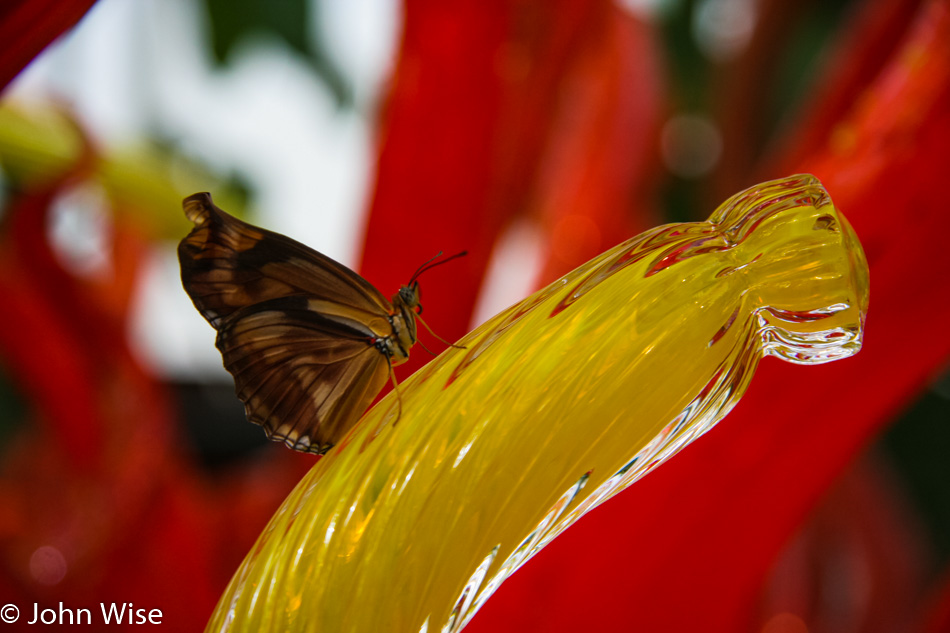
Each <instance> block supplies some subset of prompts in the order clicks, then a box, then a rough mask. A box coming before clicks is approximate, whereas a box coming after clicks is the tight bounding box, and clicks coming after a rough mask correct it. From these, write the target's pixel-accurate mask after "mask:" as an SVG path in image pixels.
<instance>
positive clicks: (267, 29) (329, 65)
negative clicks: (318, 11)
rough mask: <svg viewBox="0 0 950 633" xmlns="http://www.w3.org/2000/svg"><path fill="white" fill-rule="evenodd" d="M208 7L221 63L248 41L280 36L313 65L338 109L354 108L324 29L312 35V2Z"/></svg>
mask: <svg viewBox="0 0 950 633" xmlns="http://www.w3.org/2000/svg"><path fill="white" fill-rule="evenodd" d="M205 6H206V8H207V11H208V17H209V22H210V24H211V49H212V51H214V56H215V58H216V59H217V61H218V63H220V64H227V63H228V62H230V57H231V55H232V54H233V52H234V50H235V48H237V47H238V46H239V45H240V44H241V43H242V42H243V41H244V40H246V39H248V38H252V37H254V36H260V35H269V36H272V37H276V38H278V39H279V40H281V41H283V42H284V43H285V44H286V45H287V46H289V47H290V49H291V50H293V51H294V52H296V53H298V54H300V55H301V56H302V57H303V58H304V59H306V60H307V61H308V62H309V63H310V65H311V66H312V67H313V71H314V72H315V73H316V75H317V76H318V77H319V78H320V79H321V80H322V81H323V82H324V84H325V85H326V87H327V89H328V90H329V91H330V93H331V94H332V95H333V98H334V99H335V100H336V103H337V106H338V107H341V108H342V107H350V106H352V105H353V91H352V88H351V87H350V84H349V82H348V81H347V80H346V78H345V77H344V76H343V73H342V72H341V71H340V69H339V68H338V67H337V65H336V64H335V63H334V62H333V59H332V58H331V57H330V55H329V54H328V53H327V50H326V46H325V45H324V42H323V38H322V36H321V33H320V29H316V31H317V32H316V33H313V34H311V33H310V32H309V29H308V25H310V24H312V23H313V18H312V17H311V15H310V2H308V0H276V1H275V2H260V1H259V0H205ZM318 17H319V15H318Z"/></svg>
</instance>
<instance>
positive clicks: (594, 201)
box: [361, 0, 660, 368]
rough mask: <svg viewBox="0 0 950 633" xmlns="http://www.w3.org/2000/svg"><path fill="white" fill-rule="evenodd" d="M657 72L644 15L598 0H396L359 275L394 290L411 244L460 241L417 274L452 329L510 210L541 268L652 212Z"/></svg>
mask: <svg viewBox="0 0 950 633" xmlns="http://www.w3.org/2000/svg"><path fill="white" fill-rule="evenodd" d="M659 75H660V70H659V68H658V55H657V52H656V51H655V47H654V44H653V40H652V35H651V32H650V30H649V29H648V28H647V27H646V25H644V24H642V23H640V22H638V21H636V20H635V19H634V18H633V17H632V16H631V15H629V14H627V13H625V12H624V11H622V10H621V9H619V8H618V7H617V6H616V4H615V3H613V2H605V1H598V2H588V3H578V2H571V1H558V2H549V1H547V0H543V1H542V0H538V1H532V2H519V3H484V2H480V1H478V0H465V1H459V2H450V3H444V2H421V3H408V4H407V7H406V26H405V34H404V38H403V43H402V48H401V51H400V56H399V63H398V66H397V68H396V74H395V80H394V84H393V88H392V91H391V93H390V94H389V97H388V102H387V104H386V108H385V111H384V116H383V120H382V123H381V150H380V157H379V165H378V176H377V182H376V189H375V191H374V196H373V202H372V207H371V211H370V217H369V223H368V226H367V234H366V242H365V246H364V251H363V261H362V267H361V272H362V273H363V275H364V276H365V277H366V278H367V279H369V280H371V281H372V282H373V283H374V284H375V285H376V286H377V287H379V288H381V289H384V290H387V289H393V290H395V289H396V288H398V287H399V285H400V284H402V283H405V281H406V278H407V277H408V276H409V274H411V271H412V270H413V269H414V268H415V265H417V264H418V263H420V262H418V261H417V260H421V259H422V258H425V257H427V256H428V255H429V254H434V253H435V252H437V251H438V250H444V251H445V252H446V253H454V252H457V251H461V250H468V252H469V256H468V257H467V258H465V259H462V260H459V261H458V262H453V263H452V264H450V265H448V266H445V267H444V268H438V269H436V270H434V271H432V272H431V273H426V277H425V278H424V279H423V284H422V285H423V289H424V293H423V296H422V301H423V304H424V305H425V307H426V312H427V314H428V315H431V316H430V317H429V318H430V323H431V324H433V325H434V326H436V327H437V331H438V332H440V333H441V334H442V336H444V337H451V338H457V337H458V336H460V335H461V334H462V333H464V332H465V331H466V329H467V327H468V324H469V320H470V318H471V314H472V310H473V308H474V305H475V300H476V297H477V294H478V291H479V289H480V288H481V285H482V280H483V278H484V276H485V272H486V268H487V265H488V261H489V258H490V257H491V255H492V252H493V249H494V248H495V246H496V244H497V242H498V240H499V239H500V237H501V235H502V234H503V233H504V231H505V230H506V229H507V228H509V227H510V226H511V225H512V224H513V223H515V222H517V221H519V220H521V221H528V222H531V223H533V224H534V225H535V226H536V227H537V229H538V230H539V232H540V233H541V235H542V236H543V239H544V240H546V242H547V244H548V247H549V248H548V250H547V252H548V255H547V260H546V261H545V262H544V270H543V273H542V278H543V280H544V281H545V283H546V282H547V281H551V280H553V279H554V278H555V277H556V276H557V275H560V274H562V273H564V272H567V271H568V270H570V269H571V268H573V267H574V266H576V265H578V264H580V263H582V262H583V261H586V260H587V259H589V258H590V257H593V256H594V255H596V254H597V253H599V252H600V251H602V250H604V249H605V248H606V247H608V246H612V245H614V244H616V243H618V242H620V241H622V240H623V239H625V238H626V237H628V236H630V235H632V234H634V233H637V232H638V231H640V230H642V229H643V228H646V227H647V226H649V225H650V224H652V223H653V218H652V216H651V214H650V213H649V212H648V207H647V206H646V205H645V204H643V202H642V201H643V200H644V199H645V198H646V197H647V194H648V193H649V192H650V190H651V187H650V182H651V178H650V176H651V173H650V170H649V169H647V168H646V167H647V166H648V165H650V164H652V161H651V160H650V158H651V157H652V153H653V149H652V148H653V145H654V144H653V142H652V140H653V136H654V128H655V127H656V124H657V118H658V115H659V107H660V85H659V80H658V77H659ZM631 202H634V205H633V206H632V207H631ZM426 360H427V358H426V357H425V355H424V354H421V353H418V352H417V353H415V354H414V355H413V358H412V359H411V360H410V364H411V365H410V366H411V367H412V368H417V367H419V366H421V365H422V364H423V363H424V362H425V361H426Z"/></svg>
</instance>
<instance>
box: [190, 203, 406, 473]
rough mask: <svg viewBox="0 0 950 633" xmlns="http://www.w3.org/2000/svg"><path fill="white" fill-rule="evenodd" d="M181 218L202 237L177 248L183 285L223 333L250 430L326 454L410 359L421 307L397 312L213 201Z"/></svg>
mask: <svg viewBox="0 0 950 633" xmlns="http://www.w3.org/2000/svg"><path fill="white" fill-rule="evenodd" d="M184 209H185V215H186V216H187V217H188V219H190V220H191V221H192V222H193V223H194V224H195V227H194V229H192V231H191V233H190V234H189V235H188V236H187V237H185V239H184V240H182V242H181V244H180V245H179V247H178V255H179V260H180V262H181V274H182V284H183V285H184V287H185V290H186V291H187V292H188V294H189V296H190V297H191V299H192V301H193V302H194V304H195V307H196V308H197V309H198V311H199V312H200V313H201V314H202V315H203V316H204V317H205V319H207V320H208V322H209V323H210V324H211V325H212V326H213V327H214V328H215V329H216V330H217V332H218V334H217V341H216V345H217V347H218V349H219V350H220V351H221V355H222V357H223V360H224V366H225V368H226V369H227V370H228V371H229V372H230V373H231V375H232V376H234V382H235V391H236V393H237V395H238V398H240V399H241V401H242V402H244V406H245V410H246V413H247V417H248V420H250V421H251V422H254V423H255V424H259V425H260V426H262V427H263V428H264V431H265V432H266V433H267V436H268V437H269V438H270V439H273V440H277V441H282V442H283V443H284V444H286V445H287V446H289V447H291V448H293V449H296V450H300V451H304V452H309V453H317V454H322V453H325V452H326V451H327V450H329V449H330V448H331V447H332V446H333V445H335V444H337V443H338V442H339V441H340V439H342V437H343V436H344V435H345V434H346V432H347V431H348V430H349V429H350V428H351V427H352V426H353V425H354V424H355V423H356V421H357V420H358V419H359V417H360V415H362V413H363V411H364V410H365V409H366V407H367V406H368V405H369V404H370V402H372V399H373V398H374V397H375V396H376V394H377V393H378V392H379V390H380V389H381V388H382V386H383V384H384V383H385V382H386V378H387V376H388V374H389V372H390V367H391V366H392V365H395V364H399V363H400V362H403V361H404V360H405V359H406V358H407V357H408V347H409V346H411V345H412V343H413V342H414V340H415V336H414V334H415V327H414V326H415V323H414V322H413V323H412V324H411V328H410V327H408V326H407V324H406V321H407V320H409V319H412V318H413V316H414V312H413V311H412V309H413V308H414V307H415V306H414V305H405V304H404V303H402V302H400V305H397V306H395V307H394V306H393V304H392V303H390V302H389V301H388V300H387V299H386V298H385V297H383V295H382V294H380V292H379V291H378V290H376V289H375V288H374V287H373V286H372V285H371V284H370V283H369V282H367V281H366V280H365V279H363V278H362V277H360V276H359V275H358V274H357V273H355V272H353V271H352V270H350V269H349V268H347V267H346V266H343V265H342V264H340V263H338V262H336V261H334V260H332V259H330V258H329V257H326V256H325V255H322V254H321V253H318V252H317V251H314V250H313V249H310V248H309V247H307V246H304V245H303V244H301V243H299V242H296V241H294V240H292V239H290V238H288V237H285V236H283V235H279V234H277V233H273V232H270V231H266V230H264V229H261V228H258V227H255V226H253V225H250V224H247V223H246V222H242V221H241V220H238V219H237V218H234V217H232V216H230V215H228V214H227V213H225V212H224V211H222V210H221V209H219V208H217V207H216V206H215V205H214V204H213V203H212V201H211V196H210V195H209V194H207V193H199V194H194V195H192V196H189V197H188V198H186V199H185V201H184ZM398 296H399V295H397V297H398ZM416 296H417V295H416ZM409 334H411V336H409ZM400 341H401V342H402V344H401V346H400Z"/></svg>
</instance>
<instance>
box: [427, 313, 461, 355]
mask: <svg viewBox="0 0 950 633" xmlns="http://www.w3.org/2000/svg"><path fill="white" fill-rule="evenodd" d="M416 321H418V322H419V323H421V324H422V326H423V327H424V328H425V329H426V330H427V331H428V332H429V334H431V335H432V336H434V337H436V338H437V339H439V340H440V341H442V342H443V343H445V344H446V345H448V346H449V347H454V348H455V349H468V348H467V347H465V346H464V345H455V344H454V343H449V342H448V341H447V340H445V339H444V338H442V337H441V336H439V335H438V334H436V333H435V332H433V331H432V328H430V327H429V324H428V323H426V322H425V321H423V320H422V317H421V316H419V315H418V314H417V315H416ZM419 345H422V349H424V350H425V351H427V352H429V348H428V347H426V346H425V345H423V344H422V341H419ZM429 353H430V354H432V352H429ZM432 355H433V356H435V354H432Z"/></svg>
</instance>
